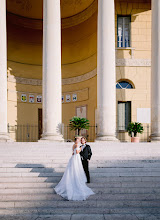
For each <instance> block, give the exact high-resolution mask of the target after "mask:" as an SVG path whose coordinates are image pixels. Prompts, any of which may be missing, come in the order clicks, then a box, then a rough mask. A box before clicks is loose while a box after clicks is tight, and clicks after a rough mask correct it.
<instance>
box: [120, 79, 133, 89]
mask: <svg viewBox="0 0 160 220" xmlns="http://www.w3.org/2000/svg"><path fill="white" fill-rule="evenodd" d="M116 89H133V86H132V84H131V83H129V82H127V81H120V82H118V83H117V84H116Z"/></svg>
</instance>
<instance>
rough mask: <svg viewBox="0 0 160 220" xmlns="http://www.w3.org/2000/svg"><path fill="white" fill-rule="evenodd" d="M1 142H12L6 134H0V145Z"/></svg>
mask: <svg viewBox="0 0 160 220" xmlns="http://www.w3.org/2000/svg"><path fill="white" fill-rule="evenodd" d="M1 142H14V141H13V140H12V139H11V138H10V137H9V134H8V133H0V143H1Z"/></svg>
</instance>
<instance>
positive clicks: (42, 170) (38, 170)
mask: <svg viewBox="0 0 160 220" xmlns="http://www.w3.org/2000/svg"><path fill="white" fill-rule="evenodd" d="M64 171H65V167H64V168H62V167H55V168H47V167H46V168H5V167H3V168H2V167H0V174H1V173H55V172H61V173H63V172H64ZM90 172H92V173H102V172H104V173H131V172H135V173H137V172H141V173H142V172H144V173H146V172H153V173H156V172H160V168H157V167H156V168H151V167H148V168H146V167H145V168H141V167H140V168H137V167H134V168H128V167H127V168H124V167H122V168H119V167H114V168H113V167H112V168H110V167H107V168H92V167H90Z"/></svg>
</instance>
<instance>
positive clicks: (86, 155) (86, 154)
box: [80, 144, 92, 183]
mask: <svg viewBox="0 0 160 220" xmlns="http://www.w3.org/2000/svg"><path fill="white" fill-rule="evenodd" d="M81 147H83V146H82V145H81ZM82 149H83V148H82ZM80 155H81V160H82V165H83V169H84V172H85V174H86V177H87V183H90V174H89V169H88V160H90V159H91V156H92V151H91V147H90V146H89V145H88V144H85V146H84V149H83V150H81V152H80Z"/></svg>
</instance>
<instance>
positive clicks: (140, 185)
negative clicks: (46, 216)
mask: <svg viewBox="0 0 160 220" xmlns="http://www.w3.org/2000/svg"><path fill="white" fill-rule="evenodd" d="M56 185H57V182H51V183H46V182H35V183H34V182H32V183H25V182H23V183H18V182H16V183H14V182H13V183H12V182H11V183H8V182H4V183H0V189H22V188H24V189H25V188H28V189H29V188H37V189H41V188H44V189H45V188H53V187H55V186H56ZM88 186H89V187H91V188H98V189H100V190H101V188H102V189H105V188H113V189H114V188H121V189H123V188H130V189H132V188H133V189H134V188H144V189H145V188H153V190H154V189H156V188H160V182H149V181H148V182H140V181H139V182H133V181H132V182H129V181H128V182H119V181H117V182H108V183H106V182H105V183H99V182H98V183H92V182H91V183H90V184H88Z"/></svg>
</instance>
